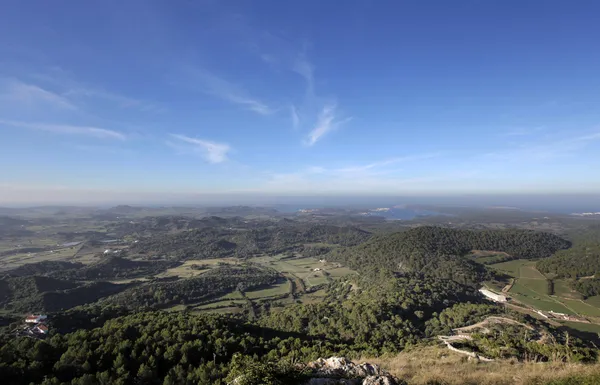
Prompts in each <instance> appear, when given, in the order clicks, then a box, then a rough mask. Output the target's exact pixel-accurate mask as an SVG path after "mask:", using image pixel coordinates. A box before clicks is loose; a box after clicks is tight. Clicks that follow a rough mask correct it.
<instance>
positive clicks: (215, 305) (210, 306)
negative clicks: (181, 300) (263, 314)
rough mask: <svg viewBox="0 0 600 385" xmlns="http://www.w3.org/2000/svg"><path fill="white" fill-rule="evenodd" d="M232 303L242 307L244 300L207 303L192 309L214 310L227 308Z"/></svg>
mask: <svg viewBox="0 0 600 385" xmlns="http://www.w3.org/2000/svg"><path fill="white" fill-rule="evenodd" d="M232 302H233V303H234V304H237V305H243V304H244V303H246V300H231V299H227V300H220V301H216V302H211V303H207V304H204V305H198V306H195V307H194V309H198V310H208V309H214V308H219V307H224V306H229V305H230V304H231V303H232Z"/></svg>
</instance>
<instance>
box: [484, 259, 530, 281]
mask: <svg viewBox="0 0 600 385" xmlns="http://www.w3.org/2000/svg"><path fill="white" fill-rule="evenodd" d="M523 262H524V260H522V259H516V260H514V261H508V262H501V263H495V264H493V265H490V267H493V268H494V269H496V270H500V271H502V272H504V273H507V274H508V275H510V276H511V277H519V276H520V275H519V270H520V268H521V266H522V265H523Z"/></svg>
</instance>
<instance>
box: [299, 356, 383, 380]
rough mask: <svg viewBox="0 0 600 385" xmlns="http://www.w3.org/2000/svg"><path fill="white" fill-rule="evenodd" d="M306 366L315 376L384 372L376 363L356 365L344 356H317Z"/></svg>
mask: <svg viewBox="0 0 600 385" xmlns="http://www.w3.org/2000/svg"><path fill="white" fill-rule="evenodd" d="M307 368H308V369H310V370H311V371H312V373H313V374H314V375H315V376H316V377H345V378H362V377H368V376H378V375H384V374H385V373H383V371H382V370H381V369H380V368H379V366H377V365H371V364H368V363H363V364H359V365H357V364H355V363H354V362H352V361H350V360H349V359H347V358H345V357H330V358H327V359H323V358H319V359H318V360H316V361H313V362H310V363H309V364H308V365H307Z"/></svg>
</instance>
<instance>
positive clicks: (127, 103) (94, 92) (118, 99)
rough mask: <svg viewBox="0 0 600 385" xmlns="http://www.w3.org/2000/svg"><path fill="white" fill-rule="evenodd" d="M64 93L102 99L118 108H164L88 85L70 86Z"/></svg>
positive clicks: (149, 109)
mask: <svg viewBox="0 0 600 385" xmlns="http://www.w3.org/2000/svg"><path fill="white" fill-rule="evenodd" d="M64 95H65V96H67V97H69V98H72V99H83V98H90V99H102V100H106V101H108V102H111V103H114V104H116V105H117V106H118V107H120V108H137V109H139V110H141V111H149V112H159V111H163V110H164V108H163V107H161V106H158V105H157V104H154V103H151V102H147V101H144V100H140V99H135V98H131V97H128V96H124V95H120V94H116V93H113V92H108V91H104V90H101V89H94V88H88V87H77V88H70V89H69V90H68V91H66V92H65V93H64Z"/></svg>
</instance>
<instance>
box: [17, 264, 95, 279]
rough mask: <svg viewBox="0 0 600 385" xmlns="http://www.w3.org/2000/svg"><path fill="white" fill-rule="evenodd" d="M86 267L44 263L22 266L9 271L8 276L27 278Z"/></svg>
mask: <svg viewBox="0 0 600 385" xmlns="http://www.w3.org/2000/svg"><path fill="white" fill-rule="evenodd" d="M83 266H84V265H83V264H82V263H74V262H67V261H42V262H36V263H28V264H25V265H21V266H19V267H17V268H15V269H12V270H9V271H7V272H6V274H8V275H10V276H12V277H25V276H28V275H48V274H52V273H57V272H62V271H65V270H72V269H79V268H82V267H83Z"/></svg>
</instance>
